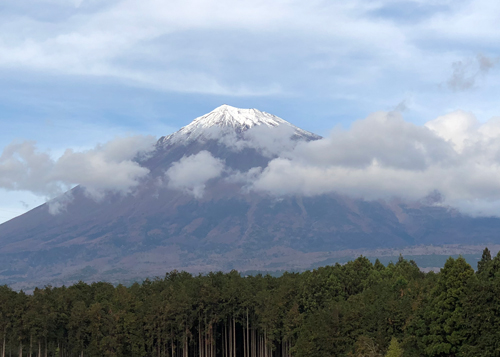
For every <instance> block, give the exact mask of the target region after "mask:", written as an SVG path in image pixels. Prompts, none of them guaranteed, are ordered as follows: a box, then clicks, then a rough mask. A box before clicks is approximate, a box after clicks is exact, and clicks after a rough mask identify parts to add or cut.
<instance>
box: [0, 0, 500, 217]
mask: <svg viewBox="0 0 500 357" xmlns="http://www.w3.org/2000/svg"><path fill="white" fill-rule="evenodd" d="M498 23H500V3H498V2H495V1H491V0H489V1H484V0H482V1H465V0H458V1H448V0H435V1H423V0H417V1H398V0H392V1H390V0H388V1H360V0H353V1H331V0H329V1H320V0H311V1H294V0H280V1H272V0H271V1H269V0H267V1H260V0H259V1H238V0H236V1H235V0H232V1H228V0H217V1H215V0H176V1H159V0H142V1H126V0H111V1H98V0H74V1H71V0H64V1H63V0H37V1H27V0H4V1H2V2H1V3H0V78H1V81H0V123H1V126H2V130H0V147H1V148H5V147H7V146H8V145H9V144H11V143H12V142H13V141H15V142H20V141H25V140H30V141H35V142H36V147H37V148H38V150H40V151H44V152H45V151H49V152H50V154H51V155H52V156H53V157H58V156H60V155H61V154H62V153H63V152H64V150H66V149H68V148H72V149H74V150H85V149H90V148H93V147H95V146H96V145H97V144H98V143H104V142H106V141H108V140H111V139H113V138H115V137H117V136H123V135H131V134H142V135H154V136H156V137H160V136H162V135H166V134H169V133H171V132H173V131H174V130H177V129H178V128H180V127H181V126H183V125H186V124H187V123H189V122H190V121H191V120H192V119H193V118H195V117H197V116H200V115H202V114H205V113H207V112H209V111H211V110H212V109H213V108H215V107H217V106H219V105H221V104H223V103H226V104H230V105H233V106H236V107H242V108H258V109H260V110H263V111H267V112H270V113H273V114H275V115H278V116H280V117H282V118H283V119H285V120H288V121H290V122H292V123H293V124H295V125H297V126H299V127H302V128H304V129H306V130H309V131H313V132H316V133H318V134H321V135H328V133H329V132H330V130H331V129H332V128H334V127H336V126H339V125H341V126H343V127H344V128H349V127H350V125H351V124H352V123H353V122H355V121H357V120H360V119H363V118H366V117H367V116H368V115H370V114H371V113H373V112H377V111H381V110H382V111H389V110H393V109H395V108H399V109H401V111H402V115H403V117H404V118H405V120H406V121H408V122H411V123H414V124H417V125H423V124H424V123H426V122H428V121H430V120H433V119H435V118H437V117H439V116H442V115H445V114H448V113H451V112H453V111H456V110H463V111H466V112H470V113H472V114H473V115H474V116H475V117H476V118H477V120H479V122H486V121H487V120H489V119H491V118H492V117H495V116H500V108H499V104H498V94H499V86H500V80H499V79H500V70H499V65H498V62H499V59H500V53H499V52H500V50H499V46H498V43H500V31H499V30H498ZM46 198H47V197H44V196H43V195H39V196H37V195H34V194H33V193H30V192H27V191H15V190H9V191H8V190H7V189H6V188H4V189H1V190H0V200H1V201H0V222H1V221H3V220H6V219H8V218H10V217H12V216H15V215H16V214H19V213H22V212H24V211H25V210H26V209H29V208H33V207H35V206H36V205H37V204H40V203H43V202H44V200H45V199H46Z"/></svg>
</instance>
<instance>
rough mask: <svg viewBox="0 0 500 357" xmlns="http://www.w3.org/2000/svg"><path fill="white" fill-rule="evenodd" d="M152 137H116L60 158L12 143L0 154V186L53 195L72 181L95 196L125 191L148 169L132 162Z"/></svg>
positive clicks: (69, 151)
mask: <svg viewBox="0 0 500 357" xmlns="http://www.w3.org/2000/svg"><path fill="white" fill-rule="evenodd" d="M155 141H156V140H155V138H154V137H152V136H130V137H125V138H117V139H115V140H112V141H110V142H108V143H106V144H104V145H98V146H96V147H95V148H93V149H90V150H84V151H75V150H73V149H67V150H66V151H65V152H64V153H63V154H62V155H61V156H60V157H58V158H53V157H51V155H50V153H48V152H40V151H38V150H37V147H36V143H35V142H30V141H25V142H13V143H11V144H10V145H8V146H7V147H6V148H5V149H4V150H3V152H2V153H1V155H0V187H1V188H4V189H7V190H15V191H30V192H32V193H34V194H36V195H39V196H44V197H47V198H52V197H55V196H56V195H59V194H61V193H63V192H64V191H66V190H68V189H69V188H71V187H72V186H74V185H76V184H80V185H82V186H83V187H84V188H85V189H86V192H87V193H88V194H89V195H90V196H92V197H93V198H96V199H98V198H99V197H100V196H101V195H102V194H103V192H104V191H115V192H122V193H127V192H129V191H130V189H131V188H133V187H134V186H136V185H137V184H138V183H139V180H140V179H141V178H143V177H145V176H146V175H147V174H148V173H149V170H148V169H146V168H144V167H141V166H140V165H139V164H138V163H137V162H135V161H133V159H134V158H135V157H137V156H138V155H144V154H145V153H147V152H149V151H151V150H152V149H153V148H154V143H155Z"/></svg>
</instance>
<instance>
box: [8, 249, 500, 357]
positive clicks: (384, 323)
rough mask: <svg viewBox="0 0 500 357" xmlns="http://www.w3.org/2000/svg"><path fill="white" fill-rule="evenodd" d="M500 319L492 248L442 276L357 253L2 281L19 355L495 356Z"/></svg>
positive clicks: (13, 347)
mask: <svg viewBox="0 0 500 357" xmlns="http://www.w3.org/2000/svg"><path fill="white" fill-rule="evenodd" d="M498 326H500V255H497V256H496V257H495V258H493V259H492V258H491V253H490V252H489V250H488V249H485V251H484V252H483V257H482V259H481V261H480V262H479V263H478V271H477V273H474V271H473V269H472V268H471V267H470V265H469V264H467V263H466V261H465V260H464V259H463V258H461V257H459V258H457V259H453V258H450V259H448V261H447V262H446V264H445V266H444V267H443V269H442V270H441V272H439V273H437V274H436V273H432V272H431V273H427V274H424V273H422V272H421V271H420V270H419V268H418V267H417V265H416V264H415V262H413V261H407V260H405V259H404V258H403V257H400V258H399V259H398V260H397V262H396V263H391V264H389V265H388V266H384V265H383V264H381V263H380V261H375V263H374V264H372V263H370V261H369V260H368V259H367V258H365V257H359V258H358V259H356V260H354V261H352V262H348V263H347V264H345V265H340V264H336V265H334V266H326V267H322V268H318V269H315V270H312V271H306V272H303V273H284V274H282V275H281V276H280V277H273V276H270V275H261V274H259V275H256V276H248V277H242V276H241V275H240V274H239V273H238V272H236V271H231V272H229V273H226V274H224V273H221V272H217V273H209V274H207V275H198V276H193V275H191V274H188V273H186V272H177V271H172V272H170V273H168V274H166V275H165V276H164V277H163V278H156V279H153V280H145V281H144V282H143V283H141V284H139V283H134V284H133V285H131V286H130V287H125V286H123V285H118V286H113V285H111V284H109V283H104V282H98V283H92V284H86V283H84V282H79V283H77V284H74V285H72V286H70V287H57V288H53V287H50V286H48V287H45V288H43V289H35V291H34V292H33V294H32V295H27V294H25V293H23V292H22V291H21V292H15V291H12V290H11V289H10V288H9V287H7V286H0V341H2V342H1V343H3V337H5V347H6V355H10V354H12V355H16V356H17V355H18V352H19V348H20V346H24V354H25V355H26V354H27V353H29V352H27V351H28V346H29V345H30V344H31V345H32V346H33V350H37V349H38V346H39V345H40V348H41V349H42V355H45V353H44V350H45V349H47V355H48V356H51V357H52V356H57V355H59V356H80V355H81V354H82V352H83V355H85V356H116V357H128V356H143V357H146V356H160V357H166V356H182V355H189V356H208V355H211V356H214V357H215V356H217V357H218V356H222V355H225V356H228V355H229V354H230V350H228V349H229V346H231V348H233V346H234V347H235V348H236V349H235V351H233V352H235V353H233V355H234V354H235V355H236V356H238V357H240V356H241V357H243V356H245V355H246V356H249V355H252V356H253V355H254V354H252V353H253V352H257V354H256V355H255V356H257V357H260V356H261V355H262V354H263V351H264V350H265V349H267V350H268V353H267V355H268V356H270V357H273V356H275V357H278V356H287V357H288V356H294V357H315V356H318V357H323V356H344V357H345V356H372V357H378V356H382V355H384V354H383V351H387V352H386V354H385V356H391V357H392V356H398V357H401V356H402V355H403V349H404V355H405V356H415V357H416V356H422V355H425V356H487V357H488V356H498V355H499V354H500V330H499V329H498ZM247 337H248V340H247ZM229 341H231V343H229ZM2 347H3V346H2ZM248 349H250V350H251V351H253V352H252V353H249V351H248ZM245 351H246V352H245ZM34 354H36V355H38V353H37V351H35V353H34Z"/></svg>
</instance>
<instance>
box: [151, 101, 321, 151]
mask: <svg viewBox="0 0 500 357" xmlns="http://www.w3.org/2000/svg"><path fill="white" fill-rule="evenodd" d="M261 125H264V126H267V127H270V128H273V127H277V126H281V125H284V126H287V127H289V128H291V129H293V132H294V136H295V137H296V138H304V139H308V140H313V139H318V138H319V136H317V135H315V134H313V133H310V132H308V131H305V130H302V129H300V128H298V127H296V126H294V125H292V124H290V123H289V122H287V121H286V120H283V119H281V118H279V117H277V116H275V115H272V114H269V113H266V112H261V111H260V110H258V109H240V108H235V107H232V106H230V105H227V104H224V105H221V106H220V107H217V108H215V109H214V110H212V111H211V112H210V113H208V114H205V115H203V116H201V117H198V118H196V119H194V120H193V121H192V122H191V123H190V124H188V125H186V126H185V127H183V128H181V129H180V130H179V131H177V132H175V133H173V134H171V135H168V136H166V137H164V138H162V139H160V142H161V143H162V144H171V143H172V144H173V143H177V142H181V141H182V142H188V141H193V140H197V139H200V138H208V139H214V138H215V137H214V133H221V134H222V135H225V134H241V133H243V132H245V131H247V130H249V129H251V128H253V127H256V126H261Z"/></svg>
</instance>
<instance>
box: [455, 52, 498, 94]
mask: <svg viewBox="0 0 500 357" xmlns="http://www.w3.org/2000/svg"><path fill="white" fill-rule="evenodd" d="M497 63H498V59H492V58H489V57H486V56H484V55H482V54H479V55H477V56H476V58H475V59H473V60H465V61H457V62H454V63H453V65H452V66H453V74H452V75H451V77H450V78H449V79H448V81H447V85H448V88H450V89H451V90H453V91H457V92H459V91H466V90H468V89H471V88H473V87H474V86H475V84H476V81H477V79H478V78H479V77H481V76H485V75H486V74H488V72H489V71H490V70H491V69H492V68H493V67H494V66H495V65H496V64H497Z"/></svg>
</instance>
